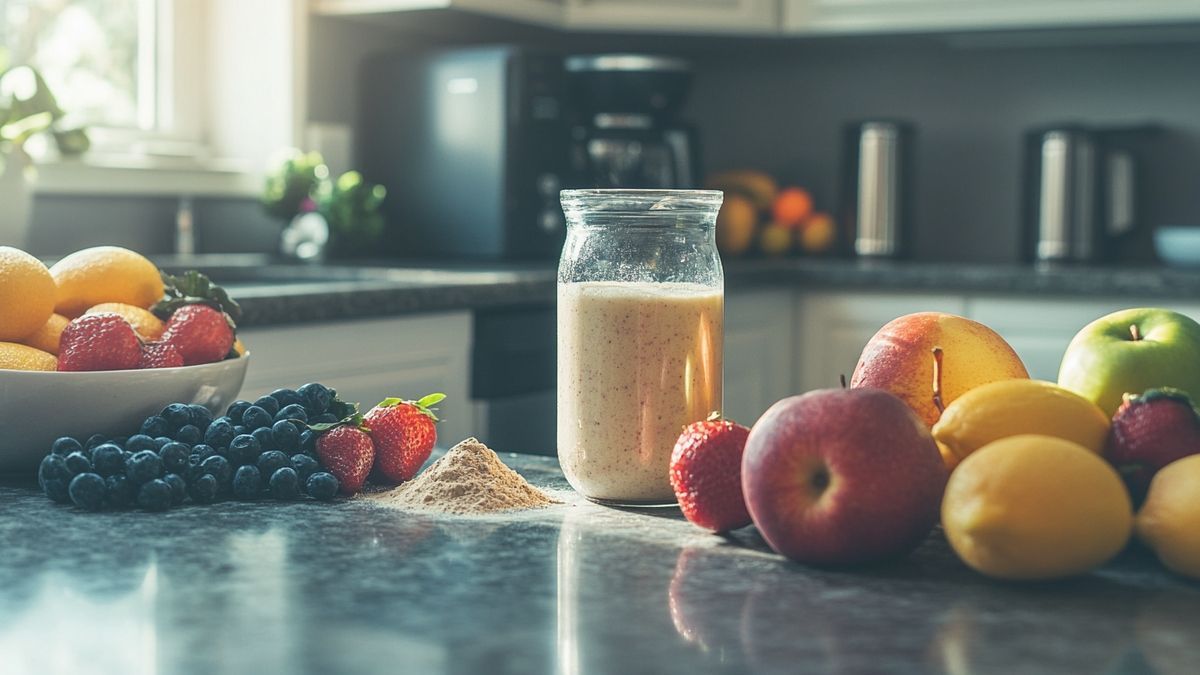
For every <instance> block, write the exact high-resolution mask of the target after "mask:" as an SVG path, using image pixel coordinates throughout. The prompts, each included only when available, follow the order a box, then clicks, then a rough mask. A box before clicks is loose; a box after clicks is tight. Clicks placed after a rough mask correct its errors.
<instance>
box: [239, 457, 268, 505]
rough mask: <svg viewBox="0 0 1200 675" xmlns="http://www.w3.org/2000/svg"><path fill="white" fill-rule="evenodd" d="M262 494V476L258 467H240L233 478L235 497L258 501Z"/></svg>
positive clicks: (248, 465) (249, 465)
mask: <svg viewBox="0 0 1200 675" xmlns="http://www.w3.org/2000/svg"><path fill="white" fill-rule="evenodd" d="M260 492H262V474H260V473H259V471H258V467H257V466H253V465H251V464H247V465H245V466H242V467H238V470H237V473H236V474H234V476H233V496H234V497H235V498H237V499H241V500H250V499H258V495H259V493H260Z"/></svg>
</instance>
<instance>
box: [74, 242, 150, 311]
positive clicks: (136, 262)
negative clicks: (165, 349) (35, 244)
mask: <svg viewBox="0 0 1200 675" xmlns="http://www.w3.org/2000/svg"><path fill="white" fill-rule="evenodd" d="M50 275H51V276H53V277H54V283H56V284H57V285H58V304H57V305H56V307H55V311H57V312H58V313H59V314H62V315H63V316H65V317H68V318H72V319H73V318H75V317H77V316H79V315H80V314H83V312H84V310H86V309H87V308H89V307H94V306H95V305H98V304H100V303H102V302H121V303H125V304H127V305H133V306H134V307H141V308H142V309H147V308H149V307H150V305H153V304H154V303H156V302H158V301H159V300H161V299H162V297H163V282H162V275H161V274H159V271H158V268H157V267H155V265H154V263H152V262H150V261H149V260H147V259H146V258H145V257H144V256H142V255H141V254H139V253H135V252H133V251H130V250H129V249H126V248H120V247H118V246H97V247H95V248H85V249H83V250H82V251H76V252H74V253H72V254H71V255H69V256H67V257H65V258H63V259H62V260H59V261H58V262H57V263H55V264H54V266H53V267H51V268H50Z"/></svg>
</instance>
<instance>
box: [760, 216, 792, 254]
mask: <svg viewBox="0 0 1200 675" xmlns="http://www.w3.org/2000/svg"><path fill="white" fill-rule="evenodd" d="M794 239H795V234H794V233H793V232H792V230H790V229H788V228H786V227H784V226H783V225H780V224H778V223H771V224H770V225H768V226H766V227H765V228H763V230H762V232H759V233H758V247H759V248H760V249H762V252H763V253H765V254H767V255H769V256H780V255H783V254H785V253H787V252H788V251H790V250H792V244H793V242H794Z"/></svg>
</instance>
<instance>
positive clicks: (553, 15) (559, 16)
mask: <svg viewBox="0 0 1200 675" xmlns="http://www.w3.org/2000/svg"><path fill="white" fill-rule="evenodd" d="M565 2H566V0H311V11H312V12H313V13H314V14H319V15H324V16H353V15H356V14H392V13H398V12H412V11H416V10H430V9H447V8H450V9H461V10H464V11H468V12H473V13H477V14H486V15H490V16H498V17H503V18H506V19H514V20H516V21H525V22H529V23H538V24H545V25H549V26H553V27H558V26H561V25H562V21H563V5H564V4H565Z"/></svg>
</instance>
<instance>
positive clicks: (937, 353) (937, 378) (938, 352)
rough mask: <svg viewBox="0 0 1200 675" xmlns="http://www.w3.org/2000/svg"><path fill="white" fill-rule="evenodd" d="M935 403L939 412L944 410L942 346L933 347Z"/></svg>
mask: <svg viewBox="0 0 1200 675" xmlns="http://www.w3.org/2000/svg"><path fill="white" fill-rule="evenodd" d="M933 405H934V406H936V407H937V409H938V412H939V413H941V412H944V411H945V410H946V406H944V405H942V348H941V347H934V348H933Z"/></svg>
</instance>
